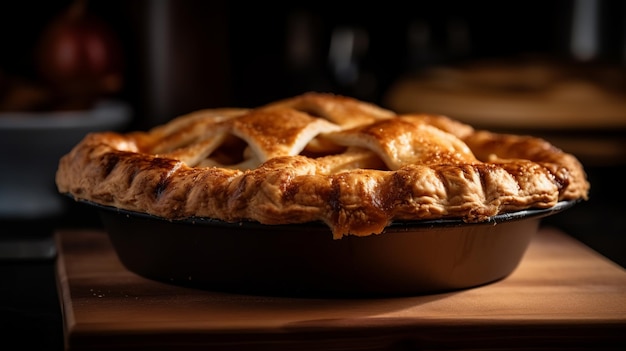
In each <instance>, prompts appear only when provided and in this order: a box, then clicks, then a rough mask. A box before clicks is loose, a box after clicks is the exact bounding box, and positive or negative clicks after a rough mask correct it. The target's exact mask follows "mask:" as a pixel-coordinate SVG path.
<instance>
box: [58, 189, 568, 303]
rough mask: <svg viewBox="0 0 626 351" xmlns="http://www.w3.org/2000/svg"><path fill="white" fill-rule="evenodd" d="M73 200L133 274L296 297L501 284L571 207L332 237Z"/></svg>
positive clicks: (296, 227)
mask: <svg viewBox="0 0 626 351" xmlns="http://www.w3.org/2000/svg"><path fill="white" fill-rule="evenodd" d="M70 197H71V196H70ZM79 201H80V202H82V203H85V204H86V205H88V206H92V207H93V208H95V209H96V210H98V212H99V215H100V218H101V220H102V224H103V226H104V228H105V230H106V231H107V233H108V235H109V237H110V240H111V243H112V245H113V247H114V249H115V251H116V254H117V256H118V257H119V259H120V261H121V262H122V264H123V265H124V266H125V267H126V268H127V269H128V270H129V271H131V272H134V273H135V274H138V275H140V276H143V277H145V278H148V279H151V280H156V281H160V282H164V283H167V284H173V285H178V286H185V287H191V288H199V289H205V290H214V291H223V292H232V293H243V294H255V295H273V296H302V297H305V296H307V297H311V296H318V297H373V296H406V295H422V294H432V293H441V292H448V291H454V290H460V289H467V288H473V287H478V286H481V285H485V284H489V283H492V282H495V281H498V280H501V279H503V278H505V277H507V276H508V275H510V274H511V273H512V272H513V271H514V270H515V269H516V268H517V266H518V264H519V263H520V261H521V260H522V258H523V256H524V253H525V252H526V249H527V247H528V245H529V243H530V241H531V239H532V237H533V235H535V234H536V233H537V229H538V228H539V225H540V221H541V219H542V218H544V217H546V216H550V215H553V214H556V213H559V212H562V211H564V210H566V209H568V208H570V207H572V206H573V205H575V204H576V203H577V201H563V202H559V203H558V204H557V205H556V206H554V207H552V208H548V209H529V210H524V211H517V212H513V213H506V214H501V215H497V216H494V217H491V218H489V219H488V220H487V221H484V222H480V223H465V222H463V221H462V220H460V219H441V220H428V221H412V222H394V223H392V224H391V225H389V226H388V227H387V228H386V229H385V231H384V232H383V233H381V234H379V235H370V236H365V237H358V236H347V237H343V238H342V239H338V240H335V239H333V237H332V234H331V232H330V230H329V228H328V227H327V226H326V225H325V224H323V223H307V224H289V225H263V224H259V223H256V222H237V223H228V222H224V221H221V220H215V219H207V218H192V219H185V220H168V219H164V218H161V217H156V216H152V215H148V214H144V213H138V212H133V211H127V210H123V209H118V208H114V207H109V206H103V205H99V204H97V203H93V202H89V201H83V200H79Z"/></svg>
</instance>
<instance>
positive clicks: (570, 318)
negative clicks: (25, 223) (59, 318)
mask: <svg viewBox="0 0 626 351" xmlns="http://www.w3.org/2000/svg"><path fill="white" fill-rule="evenodd" d="M55 238H56V240H57V244H58V258H57V279H58V287H59V294H60V298H61V303H62V310H63V315H64V327H65V337H66V348H67V349H68V350H103V349H115V350H160V349H174V350H199V349H203V350H206V349H219V350H264V349H271V350H384V349H389V350H424V349H455V350H456V349H481V350H488V349H498V350H506V349H515V350H519V349H544V350H545V349H563V348H568V349H571V348H575V349H589V350H601V349H607V350H608V349H614V350H624V349H626V270H624V269H623V268H622V267H620V266H619V265H617V264H615V263H613V262H612V261H610V260H608V259H606V258H604V257H603V256H601V255H600V254H598V253H596V252H595V251H593V250H592V249H590V248H588V247H587V246H585V245H583V244H582V243H580V242H578V241H576V240H575V239H573V238H571V237H570V236H568V235H566V234H564V233H562V232H559V231H557V230H554V229H546V228H544V229H541V230H540V231H539V232H538V233H537V235H536V236H535V237H534V238H533V241H532V243H531V245H530V247H529V249H528V251H527V252H526V255H525V257H524V258H523V260H522V262H521V263H520V266H519V267H518V268H517V269H516V270H515V271H514V272H513V274H512V275H510V276H509V277H507V278H505V279H503V280H500V281H498V282H495V283H491V284H488V285H485V286H482V287H477V288H472V289H467V290H462V291H455V292H449V293H442V294H434V295H426V296H414V297H401V298H377V299H311V298H279V297H268V296H250V295H236V294H228V293H222V292H212V291H204V290H197V289H192V288H183V287H177V286H173V285H168V284H164V283H159V282H155V281H151V280H148V279H145V278H142V277H140V276H138V275H136V274H134V273H131V272H129V271H128V270H126V269H125V268H124V267H123V266H122V264H121V263H120V261H119V260H118V259H117V256H116V255H115V252H114V251H113V248H112V246H111V244H110V242H109V239H108V236H107V234H106V233H105V232H103V231H99V230H76V229H73V230H60V231H58V232H57V233H56V235H55Z"/></svg>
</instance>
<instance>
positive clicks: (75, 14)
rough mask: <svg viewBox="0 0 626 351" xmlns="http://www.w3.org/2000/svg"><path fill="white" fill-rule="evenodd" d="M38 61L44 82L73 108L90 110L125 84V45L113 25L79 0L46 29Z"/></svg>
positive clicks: (39, 48)
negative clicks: (89, 106) (122, 44)
mask: <svg viewBox="0 0 626 351" xmlns="http://www.w3.org/2000/svg"><path fill="white" fill-rule="evenodd" d="M36 55H37V56H36V62H37V66H38V70H39V73H40V75H41V77H42V79H43V80H44V81H45V82H46V83H47V84H49V86H50V88H51V89H53V91H54V92H55V93H56V94H58V96H59V98H61V99H67V100H68V101H71V104H72V105H75V106H76V107H77V108H78V107H87V106H85V105H89V104H90V103H93V101H95V100H96V99H98V98H100V97H102V96H103V95H108V94H112V93H115V92H118V91H119V90H120V89H121V85H122V64H123V62H122V61H123V60H122V46H121V43H120V41H119V38H118V37H117V35H116V33H115V32H114V31H113V30H112V28H111V26H110V25H109V24H108V23H106V22H104V21H102V20H101V19H100V18H98V17H96V16H94V15H93V14H90V13H88V12H87V4H86V2H85V1H82V0H77V1H74V2H73V3H72V5H71V6H70V7H69V8H68V9H67V10H66V11H64V12H63V13H61V14H60V15H59V16H58V17H56V18H54V19H53V21H52V22H51V23H50V24H49V25H48V26H47V27H46V28H45V29H44V32H43V34H42V37H41V41H40V43H39V45H38V47H37V52H36Z"/></svg>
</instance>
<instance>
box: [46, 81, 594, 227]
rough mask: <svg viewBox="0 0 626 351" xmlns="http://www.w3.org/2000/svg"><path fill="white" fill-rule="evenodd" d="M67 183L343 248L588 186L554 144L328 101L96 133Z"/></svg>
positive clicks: (154, 209) (66, 171)
mask: <svg viewBox="0 0 626 351" xmlns="http://www.w3.org/2000/svg"><path fill="white" fill-rule="evenodd" d="M56 184H57V187H58V190H59V192H60V193H63V194H67V195H69V196H71V197H73V198H74V199H76V200H86V201H90V202H93V203H97V204H100V205H105V206H112V207H115V208H119V209H124V210H128V211H136V212H141V213H146V214H150V215H154V216H158V217H162V218H165V219H168V220H178V219H190V218H211V219H217V220H222V221H227V222H240V221H255V222H259V223H262V224H267V225H280V224H293V223H310V222H323V223H325V224H326V225H328V227H329V228H330V230H331V231H332V234H333V238H335V239H340V238H342V237H344V236H347V235H356V236H367V235H374V234H380V233H381V232H383V230H384V229H385V227H387V226H388V225H389V224H390V223H392V222H397V221H419V220H429V219H442V218H456V219H462V220H463V221H465V222H481V221H485V220H487V219H489V218H490V217H492V216H494V215H498V214H502V213H506V212H512V211H518V210H524V209H530V208H550V207H553V206H555V205H556V204H557V203H558V202H560V201H577V200H586V199H587V197H588V191H589V183H588V181H587V178H586V174H585V170H584V169H583V166H582V164H581V163H580V162H579V160H578V159H577V158H576V157H575V156H573V155H571V154H568V153H566V152H563V151H562V150H560V149H558V148H556V147H554V146H553V145H551V144H550V143H549V142H547V141H545V140H543V139H540V138H537V137H532V136H525V135H513V134H498V133H494V132H490V131H487V130H478V129H475V128H473V127H472V126H470V125H468V124H465V123H461V122H459V121H457V120H454V119H452V118H450V117H447V116H443V115H436V114H410V113H409V114H397V113H395V112H393V111H391V110H388V109H385V108H383V107H380V106H377V105H375V104H372V103H369V102H364V101H360V100H357V99H355V98H352V97H348V96H341V95H335V94H330V93H318V92H309V93H305V94H302V95H299V96H295V97H291V98H286V99H283V100H280V101H275V102H270V103H268V104H266V105H264V106H260V107H256V108H221V109H204V110H199V111H195V112H192V113H189V114H186V115H182V116H178V117H176V118H174V119H172V120H171V121H169V122H167V123H165V124H163V125H159V126H156V127H154V128H152V129H150V130H147V131H131V132H125V133H120V132H110V131H107V132H94V133H90V134H88V135H86V136H85V137H84V139H83V140H82V141H80V142H79V143H78V144H77V145H76V146H75V147H74V148H73V149H72V150H71V151H70V152H69V153H67V154H66V155H64V156H63V157H62V158H61V159H60V161H59V166H58V170H57V174H56Z"/></svg>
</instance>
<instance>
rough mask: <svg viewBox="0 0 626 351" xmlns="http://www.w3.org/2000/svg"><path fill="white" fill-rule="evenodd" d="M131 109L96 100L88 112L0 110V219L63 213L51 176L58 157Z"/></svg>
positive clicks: (126, 118) (112, 126)
mask: <svg viewBox="0 0 626 351" xmlns="http://www.w3.org/2000/svg"><path fill="white" fill-rule="evenodd" d="M131 117H132V110H131V108H130V106H129V105H128V104H127V103H125V102H122V101H117V100H106V101H101V102H99V103H98V104H96V105H95V106H94V108H93V109H91V110H85V111H54V112H4V113H0V150H2V152H1V153H0V165H2V166H1V167H2V171H0V219H10V220H23V219H37V218H50V217H55V216H59V215H61V214H62V213H63V211H64V199H63V197H62V196H60V195H59V194H58V192H57V190H56V185H55V182H54V176H55V173H56V169H57V165H58V162H59V159H60V158H61V156H63V155H64V154H66V153H67V152H69V151H70V150H71V148H72V147H73V146H74V145H75V144H77V143H78V142H79V141H80V140H81V139H82V138H83V137H84V136H85V135H86V134H87V133H89V132H92V131H103V130H122V129H123V128H124V127H125V126H126V125H128V123H129V122H130V120H131Z"/></svg>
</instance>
